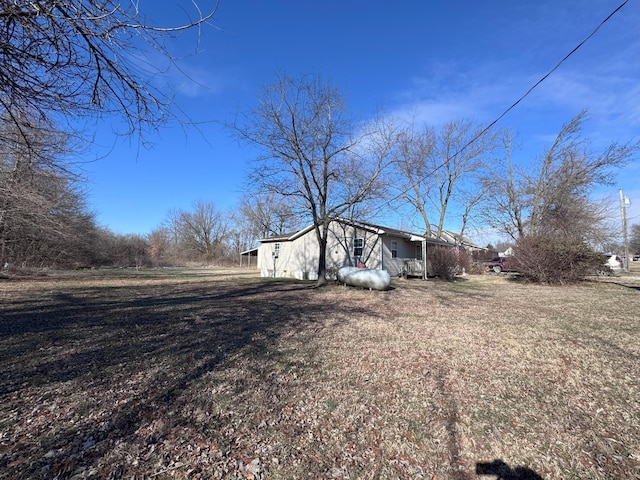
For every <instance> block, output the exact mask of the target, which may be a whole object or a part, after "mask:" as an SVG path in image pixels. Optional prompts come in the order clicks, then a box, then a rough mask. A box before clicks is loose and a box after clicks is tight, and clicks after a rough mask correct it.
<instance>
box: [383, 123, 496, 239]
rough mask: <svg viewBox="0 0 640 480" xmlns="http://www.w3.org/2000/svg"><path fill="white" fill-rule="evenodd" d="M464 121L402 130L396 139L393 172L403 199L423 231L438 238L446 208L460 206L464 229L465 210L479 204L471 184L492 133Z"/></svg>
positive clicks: (492, 141)
mask: <svg viewBox="0 0 640 480" xmlns="http://www.w3.org/2000/svg"><path fill="white" fill-rule="evenodd" d="M480 132H481V128H480V127H479V126H477V125H474V124H473V123H472V122H471V121H468V120H464V121H463V120H457V121H452V122H449V123H447V124H446V125H444V126H443V127H442V129H441V130H440V131H437V130H436V129H435V128H433V127H425V128H424V129H423V130H421V131H415V130H414V129H413V128H412V127H410V128H407V129H405V131H404V132H403V133H402V135H400V137H399V142H398V157H397V159H396V162H395V165H396V174H397V175H398V177H399V178H400V181H399V182H398V185H399V188H400V189H401V192H402V193H403V196H404V198H405V199H406V201H407V202H408V203H409V205H411V206H412V207H413V208H414V209H415V210H416V211H417V212H418V213H419V214H420V216H421V219H422V221H423V222H424V229H425V233H426V234H427V235H429V236H435V237H439V236H440V234H441V233H442V230H443V229H444V225H445V220H446V219H448V218H450V216H451V214H450V212H451V209H452V208H451V207H457V208H458V209H459V211H461V212H462V213H461V220H462V227H461V231H460V235H463V234H464V231H465V228H466V227H467V224H468V222H469V218H470V215H471V212H472V210H473V209H474V208H476V206H477V205H478V204H479V203H480V200H481V199H482V195H483V193H484V192H483V190H482V189H478V188H477V184H478V178H479V175H480V172H482V170H483V169H484V168H485V165H486V157H487V156H488V155H489V154H490V153H491V152H492V151H493V150H494V149H495V137H494V136H493V135H491V134H488V133H485V134H483V135H480Z"/></svg>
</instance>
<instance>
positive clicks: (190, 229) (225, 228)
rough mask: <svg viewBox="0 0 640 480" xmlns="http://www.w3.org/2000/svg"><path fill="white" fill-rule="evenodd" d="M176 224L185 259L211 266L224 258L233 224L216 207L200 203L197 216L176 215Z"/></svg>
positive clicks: (209, 203) (187, 214)
mask: <svg viewBox="0 0 640 480" xmlns="http://www.w3.org/2000/svg"><path fill="white" fill-rule="evenodd" d="M172 221H173V223H174V225H173V226H172V230H173V231H175V232H176V233H177V235H178V248H179V250H180V254H182V256H186V257H187V258H189V259H199V260H204V261H207V262H211V261H214V260H219V259H222V258H223V257H224V255H225V250H226V248H227V243H228V234H229V230H230V225H229V223H230V220H229V218H228V215H226V214H225V213H224V212H222V211H220V210H218V209H217V208H216V206H215V205H214V204H213V203H211V202H205V201H199V202H197V203H196V204H195V206H194V209H193V212H187V211H179V212H174V214H173V216H172Z"/></svg>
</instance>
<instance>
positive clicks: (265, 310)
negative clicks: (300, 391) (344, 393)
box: [0, 281, 354, 479]
mask: <svg viewBox="0 0 640 480" xmlns="http://www.w3.org/2000/svg"><path fill="white" fill-rule="evenodd" d="M47 289H49V290H47ZM311 291H312V290H311V289H310V287H309V286H307V285H301V284H292V283H290V282H282V283H281V282H275V281H274V282H269V283H264V282H262V283H248V284H246V285H238V284H235V285H225V284H224V283H222V282H218V283H211V282H202V283H188V284H181V283H175V284H164V285H136V286H86V287H82V286H80V287H77V286H76V287H73V288H67V287H64V286H60V285H53V286H49V285H45V286H44V291H41V292H38V293H37V295H33V293H30V294H28V295H30V297H24V296H22V297H21V296H20V295H16V296H15V297H16V298H10V299H5V301H4V302H3V303H2V305H0V359H1V360H0V371H1V372H2V373H1V374H0V418H2V420H1V423H0V471H3V473H2V474H0V478H2V479H6V478H69V477H72V476H73V475H74V474H75V475H80V476H79V477H78V478H85V477H84V476H83V475H89V474H90V473H91V472H93V473H94V474H97V475H98V476H100V475H102V474H106V473H105V471H104V465H103V463H104V462H102V458H103V457H104V456H105V455H107V454H108V453H109V452H110V451H111V450H113V449H116V448H117V446H118V445H119V444H124V443H126V442H128V441H129V442H130V441H131V438H132V437H135V436H140V435H143V433H141V432H143V431H145V428H147V427H149V425H150V424H151V423H152V422H154V421H156V420H157V418H158V417H159V412H160V413H161V414H162V415H163V416H164V417H167V418H169V417H172V418H173V419H172V420H167V422H168V423H170V424H171V428H173V429H175V427H176V426H180V425H182V426H184V428H187V427H188V428H191V429H195V430H198V428H201V429H203V430H206V429H209V430H210V431H202V432H199V433H198V434H201V435H202V436H203V437H206V436H207V435H213V434H214V433H215V432H214V431H215V430H220V431H222V430H224V429H225V428H228V425H226V424H225V422H226V420H225V419H224V418H223V417H220V418H219V419H218V420H217V421H211V420H209V421H208V422H207V426H206V427H205V426H204V425H203V426H201V427H199V426H198V425H197V422H195V421H194V419H193V418H190V416H189V414H187V413H185V412H180V409H181V408H182V407H183V405H184V404H188V402H181V401H180V397H181V396H182V395H183V394H184V393H185V392H186V391H187V389H193V388H194V385H195V386H197V384H198V382H199V381H200V380H201V379H202V378H203V377H204V376H207V375H216V372H219V371H220V370H221V369H223V368H228V367H229V366H232V365H233V364H234V363H237V362H245V363H248V364H249V365H251V364H255V365H263V364H265V361H268V362H267V364H268V365H272V366H273V365H276V366H277V368H278V369H280V370H282V371H285V372H286V371H287V370H288V369H291V365H290V364H289V363H290V362H293V361H292V360H291V359H290V358H289V357H288V355H287V352H286V351H282V350H279V349H278V348H277V347H276V346H277V344H278V339H279V338H281V337H282V336H283V335H286V336H289V337H294V338H295V337H296V336H298V335H299V336H301V337H304V336H305V335H310V334H313V331H314V330H315V329H322V328H327V325H329V326H330V323H331V322H330V321H328V319H329V318H340V311H341V306H340V305H326V304H323V303H322V302H321V300H320V299H319V298H318V296H317V295H312V294H311ZM344 308H345V315H344V316H343V318H347V313H351V312H353V309H354V307H353V306H349V307H348V309H349V312H346V308H347V307H346V306H345V307H344ZM336 315H337V317H336ZM305 355H307V356H308V357H310V358H311V357H313V356H314V352H313V350H312V349H311V348H309V350H308V351H306V352H305ZM274 368H275V367H274ZM255 372H256V374H257V375H267V374H268V372H264V371H262V370H261V367H256V369H255ZM223 380H224V379H221V380H220V382H222V381H223ZM228 394H229V395H235V394H241V392H229V393H228ZM83 396H84V399H83V400H82V398H83ZM78 398H80V399H81V400H78ZM214 420H215V419H214ZM181 422H182V424H181ZM174 424H176V425H174ZM147 429H148V428H147ZM169 430H170V429H169V427H167V428H165V429H164V431H166V432H168V431H169ZM157 431H159V432H160V433H157V432H156V433H154V434H149V435H148V438H147V437H145V438H144V439H143V440H142V441H143V443H145V444H146V445H147V446H150V447H153V446H154V444H156V443H157V442H159V441H160V439H159V438H157V435H161V434H162V431H163V430H162V429H159V430H157ZM218 447H219V450H220V451H222V452H224V451H225V447H224V446H223V445H219V446H218ZM226 448H227V450H229V448H230V447H226ZM150 450H153V448H150ZM101 462H102V467H100V465H101ZM100 468H103V470H100ZM127 468H128V467H125V466H124V465H113V466H112V470H111V471H110V472H108V474H109V475H110V477H111V478H119V477H120V476H122V475H124V473H125V472H126V471H127V470H126V469H127ZM74 472H75V473H74Z"/></svg>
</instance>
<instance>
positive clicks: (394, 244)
mask: <svg viewBox="0 0 640 480" xmlns="http://www.w3.org/2000/svg"><path fill="white" fill-rule="evenodd" d="M390 250H391V258H398V241H397V240H391V247H390Z"/></svg>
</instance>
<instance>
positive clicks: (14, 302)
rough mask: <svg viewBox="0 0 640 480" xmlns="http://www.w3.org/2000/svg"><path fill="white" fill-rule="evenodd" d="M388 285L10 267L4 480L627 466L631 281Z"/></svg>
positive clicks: (632, 450)
mask: <svg viewBox="0 0 640 480" xmlns="http://www.w3.org/2000/svg"><path fill="white" fill-rule="evenodd" d="M394 287H395V288H394V289H393V290H390V291H386V292H370V291H366V290H357V289H353V288H345V287H341V286H330V287H328V288H324V289H319V290H317V289H313V288H310V285H309V284H305V283H298V282H287V281H265V280H264V279H257V278H254V277H251V276H248V275H246V274H245V275H236V274H235V273H234V272H216V273H215V274H210V273H208V272H207V271H195V272H178V271H170V272H160V273H159V272H139V273H137V274H136V273H129V274H122V273H119V274H118V275H105V274H99V275H98V274H85V275H82V276H80V277H78V276H75V275H66V276H60V275H57V276H54V277H47V278H41V279H32V280H21V281H15V280H13V281H9V280H3V281H2V282H0V300H1V304H0V366H1V368H0V400H1V402H0V478H2V479H5V478H7V479H9V478H11V479H13V478H16V479H17V478H34V479H40V478H42V479H45V478H112V479H117V478H203V479H204V478H254V479H259V478H270V479H285V478H345V479H346V478H351V479H354V478H435V479H460V480H463V479H475V478H478V476H477V474H476V469H479V471H482V465H483V464H485V463H487V464H489V465H490V467H489V470H490V471H493V472H494V473H496V472H498V470H499V468H503V472H509V473H510V474H512V475H519V477H516V476H514V477H513V478H536V477H535V474H537V475H538V476H539V477H542V478H563V479H570V478H574V479H582V478H592V479H609V478H637V477H638V476H639V475H640V387H639V386H638V383H639V382H638V378H640V375H639V374H640V366H639V365H640V362H639V360H640V328H639V327H640V326H639V321H638V317H640V315H639V312H640V296H639V295H640V292H638V290H637V289H635V288H629V287H625V286H621V285H618V284H615V283H599V282H598V283H595V282H594V283H588V284H584V285H580V286H574V287H563V288H550V287H541V286H535V285H522V284H518V283H514V282H509V281H507V280H506V279H504V278H498V277H495V276H489V275H485V276H480V277H471V279H470V280H467V281H464V282H458V283H451V284H447V283H439V282H422V281H408V282H397V283H395V284H394ZM495 459H500V460H501V461H502V462H504V463H505V464H506V465H507V466H502V465H503V464H501V463H492V462H493V461H494V460H495ZM479 465H480V466H479ZM519 467H520V468H519ZM524 467H526V468H527V469H529V470H527V469H525V468H524ZM518 468H519V469H518ZM491 469H493V470H491ZM533 472H535V474H534V473H533ZM525 475H530V476H529V477H526V476H525ZM504 476H505V478H508V477H507V476H506V474H504ZM481 478H495V475H494V476H492V477H491V476H490V477H481Z"/></svg>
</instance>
